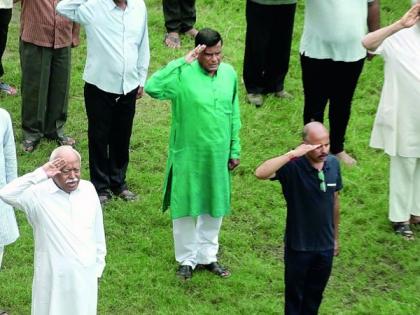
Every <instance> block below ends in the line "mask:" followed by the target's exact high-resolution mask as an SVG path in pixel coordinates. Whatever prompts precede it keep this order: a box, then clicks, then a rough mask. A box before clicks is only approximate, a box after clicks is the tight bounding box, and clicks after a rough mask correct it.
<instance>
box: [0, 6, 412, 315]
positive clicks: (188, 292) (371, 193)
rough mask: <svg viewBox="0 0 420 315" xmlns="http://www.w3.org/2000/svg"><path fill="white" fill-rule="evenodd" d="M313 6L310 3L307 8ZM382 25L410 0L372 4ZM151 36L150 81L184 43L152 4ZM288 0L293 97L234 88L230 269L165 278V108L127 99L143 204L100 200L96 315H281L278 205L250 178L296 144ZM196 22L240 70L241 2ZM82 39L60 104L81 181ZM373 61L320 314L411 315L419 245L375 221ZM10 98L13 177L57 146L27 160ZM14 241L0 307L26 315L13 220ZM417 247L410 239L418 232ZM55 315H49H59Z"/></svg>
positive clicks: (352, 133)
mask: <svg viewBox="0 0 420 315" xmlns="http://www.w3.org/2000/svg"><path fill="white" fill-rule="evenodd" d="M319 1H322V0H319ZM381 2H382V7H381V11H382V24H383V25H384V24H388V23H389V22H391V21H394V20H395V19H396V18H398V17H399V16H400V15H401V14H402V13H403V12H405V10H406V9H407V8H408V7H409V0H398V1H396V0H382V1H381ZM146 4H147V6H148V12H149V33H150V40H151V65H150V71H149V72H150V74H151V73H153V72H154V71H155V70H157V69H158V68H160V67H161V66H163V65H164V64H166V63H167V62H168V61H170V60H172V59H174V58H178V57H180V56H182V55H184V54H185V53H186V52H187V51H188V50H189V49H190V48H192V46H193V42H192V40H190V39H188V38H184V37H183V38H182V44H183V47H182V48H181V49H180V50H169V49H167V48H165V47H164V45H163V35H164V27H163V17H162V12H161V11H162V10H161V1H159V0H146ZM18 7H19V6H17V8H16V9H15V10H14V15H13V20H12V23H11V25H10V34H9V41H8V47H7V50H6V52H5V55H4V59H3V61H4V62H3V63H4V65H5V69H6V74H5V76H4V80H5V81H7V82H9V83H12V84H14V85H16V86H18V87H19V86H20V65H19V54H18V36H19V35H18V34H19V8H18ZM303 11H304V6H303V1H299V6H298V11H297V16H296V24H295V34H294V41H293V50H292V57H291V66H290V73H289V75H288V77H287V81H286V88H287V90H288V91H289V92H291V93H292V94H293V95H294V98H293V99H292V100H281V101H279V100H277V99H274V98H272V97H271V98H270V97H269V98H268V99H267V101H266V103H265V105H264V106H263V107H262V108H260V109H256V108H254V107H252V106H250V105H249V104H247V103H246V102H245V90H244V87H243V85H241V86H240V94H241V97H240V100H241V116H242V124H243V127H242V131H241V140H242V148H243V151H242V157H241V165H240V167H239V168H238V169H237V170H235V172H234V173H233V200H232V203H233V204H232V215H230V216H228V217H226V219H225V221H224V225H223V227H222V233H221V239H220V243H221V249H220V260H221V262H222V263H224V264H226V265H227V266H229V267H230V269H231V271H232V273H233V275H232V277H231V278H229V279H218V278H216V277H214V276H212V275H210V274H209V273H204V272H203V273H197V274H195V275H194V277H193V279H192V281H190V282H187V283H181V282H180V281H179V280H178V279H177V278H176V277H175V270H176V267H177V265H176V262H175V260H174V254H173V244H172V229H171V220H170V218H169V215H168V214H167V213H165V214H162V213H161V212H160V211H159V207H160V203H161V190H162V185H163V175H164V168H165V161H166V155H167V142H168V136H169V124H170V118H171V117H170V107H169V104H168V103H166V102H159V101H155V100H152V99H151V98H150V97H148V96H146V97H144V98H143V99H142V100H140V101H139V102H138V103H137V113H136V116H135V124H134V130H133V136H132V139H131V163H130V166H129V170H128V174H127V176H128V183H129V185H130V187H131V189H132V190H134V191H135V192H137V193H139V194H140V195H141V200H140V201H137V202H134V203H125V202H123V201H120V200H115V201H112V202H111V203H110V204H109V205H107V207H106V209H105V210H104V220H105V229H106V236H107V245H108V256H107V267H106V269H105V273H104V276H103V279H102V281H101V284H100V292H99V294H100V296H99V308H98V310H99V313H100V314H281V313H282V310H283V297H284V285H283V243H282V238H283V230H284V219H285V203H284V200H283V197H282V196H281V193H280V188H279V185H278V183H271V182H264V181H257V180H256V179H255V177H254V176H253V171H254V169H255V167H256V166H257V165H258V164H259V163H260V162H261V161H262V160H264V159H267V158H269V157H272V156H275V155H278V154H280V153H283V152H285V151H287V150H289V149H291V148H293V147H295V146H296V145H297V144H298V142H299V137H300V130H301V127H302V108H303V93H302V84H301V77H300V76H301V74H300V65H299V55H298V46H299V38H300V35H301V32H302V27H303ZM197 12H198V21H197V27H199V28H201V27H205V26H208V27H212V28H215V29H217V30H219V31H220V32H221V34H222V36H223V37H224V55H225V58H224V60H225V61H226V62H229V63H231V64H232V65H233V66H234V67H235V68H236V70H237V72H238V74H239V75H241V73H242V60H243V51H244V37H245V1H242V0H230V1H227V0H199V1H197ZM85 44H86V41H85V38H84V36H82V44H81V46H80V47H78V48H76V49H74V50H73V64H72V83H71V98H70V104H69V119H68V122H67V125H66V126H67V127H66V130H67V133H68V134H69V135H71V136H74V137H75V138H76V139H77V140H78V144H77V148H78V150H79V151H80V152H81V154H82V157H83V160H84V161H83V162H84V163H83V177H84V178H88V176H89V172H88V165H87V160H88V153H87V122H86V113H85V109H84V102H83V84H84V83H83V80H82V72H83V67H84V62H85V56H86V46H85ZM382 66H383V63H382V60H381V58H375V59H374V60H373V61H371V62H367V63H366V65H365V68H364V71H363V74H362V77H361V78H360V81H359V85H358V89H357V91H356V95H355V97H354V102H353V113H352V118H351V122H350V125H349V128H348V132H347V141H346V144H347V147H346V148H347V150H348V151H349V152H350V153H351V154H353V155H354V156H355V157H356V158H357V159H358V161H359V163H358V166H357V167H354V168H351V169H349V168H343V170H342V173H343V181H344V185H345V188H344V189H343V191H342V194H341V207H342V215H341V254H340V256H339V257H338V258H337V259H336V260H335V263H334V270H333V274H332V276H331V279H330V282H329V285H328V287H327V290H326V292H325V297H324V302H323V304H322V306H321V314H374V315H377V314H390V315H397V314H413V315H415V314H420V295H419V292H420V277H419V276H418V272H419V270H420V262H419V261H420V260H419V241H418V240H416V241H414V242H406V241H404V240H402V239H400V238H398V237H397V236H394V235H393V233H392V231H391V228H390V224H389V222H388V220H387V211H388V158H387V157H386V156H385V155H384V154H383V153H382V152H379V151H375V150H373V149H371V148H369V147H368V141H369V136H370V131H371V127H372V123H373V119H374V116H375V112H376V108H377V104H378V101H379V95H380V91H381V87H382V80H383V79H382V77H383V72H382ZM20 102H21V98H20V96H18V97H6V96H1V97H0V106H1V107H4V108H6V109H7V110H8V111H9V112H10V113H11V115H12V119H13V124H14V129H15V135H16V141H17V144H18V149H17V154H18V162H19V173H20V174H24V173H26V172H29V171H32V170H33V169H35V168H36V167H38V166H40V165H41V164H43V163H44V162H45V161H46V160H47V158H48V156H49V154H50V152H51V150H52V149H53V148H54V147H55V143H53V142H47V141H42V142H41V144H40V145H39V147H38V149H37V150H36V151H35V152H34V153H33V154H25V153H24V152H22V150H21V149H20V146H19V143H20V141H21V139H22V135H21V130H20ZM17 216H18V221H19V226H20V232H21V237H20V239H19V240H18V241H17V242H16V243H14V244H13V245H10V246H8V247H6V252H5V258H4V266H3V269H2V270H1V272H0V308H1V309H7V310H10V314H14V315H21V314H22V315H24V314H29V313H30V303H31V283H32V273H33V240H32V230H31V227H30V226H29V224H28V223H27V221H26V219H25V217H24V216H23V215H22V213H18V215H17ZM417 234H418V238H420V231H418V233H417ZM57 315H59V314H57Z"/></svg>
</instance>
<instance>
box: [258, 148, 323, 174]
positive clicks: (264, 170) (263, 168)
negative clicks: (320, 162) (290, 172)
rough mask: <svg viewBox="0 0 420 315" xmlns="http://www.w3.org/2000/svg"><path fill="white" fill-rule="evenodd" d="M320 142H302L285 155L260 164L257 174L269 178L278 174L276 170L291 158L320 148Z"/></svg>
mask: <svg viewBox="0 0 420 315" xmlns="http://www.w3.org/2000/svg"><path fill="white" fill-rule="evenodd" d="M319 146H320V144H305V143H303V144H301V145H299V146H298V147H297V148H296V149H294V150H292V151H289V152H287V153H285V154H283V155H280V156H278V157H275V158H272V159H269V160H267V161H265V162H264V163H262V164H261V165H260V166H258V167H257V169H256V170H255V176H256V177H257V178H258V179H269V178H273V177H274V176H276V172H277V171H278V170H279V169H280V168H282V167H283V166H284V165H286V164H287V163H288V162H290V160H292V159H294V158H297V157H300V156H303V155H305V154H306V153H308V152H310V151H312V150H315V149H316V148H318V147H319Z"/></svg>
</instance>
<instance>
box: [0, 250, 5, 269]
mask: <svg viewBox="0 0 420 315" xmlns="http://www.w3.org/2000/svg"><path fill="white" fill-rule="evenodd" d="M3 253H4V246H3V245H0V268H1V263H2V261H3Z"/></svg>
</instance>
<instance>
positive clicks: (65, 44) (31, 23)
mask: <svg viewBox="0 0 420 315" xmlns="http://www.w3.org/2000/svg"><path fill="white" fill-rule="evenodd" d="M18 1H19V0H18ZM21 3H22V10H21V14H20V22H21V25H20V48H19V52H20V65H21V68H22V83H21V90H22V129H23V142H22V146H23V150H24V151H25V152H32V151H34V150H35V148H36V146H37V145H38V143H39V141H40V140H41V138H42V137H45V138H47V139H53V140H56V141H57V142H58V143H59V144H60V145H74V144H75V140H74V139H72V138H70V137H68V136H65V135H64V130H63V129H64V124H65V122H66V120H67V105H68V96H69V86H70V68H71V67H70V65H71V47H72V46H76V45H78V44H79V27H78V26H76V25H75V24H73V23H72V22H71V21H69V20H68V19H66V18H63V17H61V16H58V15H57V14H56V12H55V4H56V1H53V2H52V1H51V0H37V1H33V0H21Z"/></svg>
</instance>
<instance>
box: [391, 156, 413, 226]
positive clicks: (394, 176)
mask: <svg viewBox="0 0 420 315" xmlns="http://www.w3.org/2000/svg"><path fill="white" fill-rule="evenodd" d="M411 215H414V216H420V158H406V157H401V156H391V163H390V180H389V220H390V221H391V222H404V221H408V220H410V217H411Z"/></svg>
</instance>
